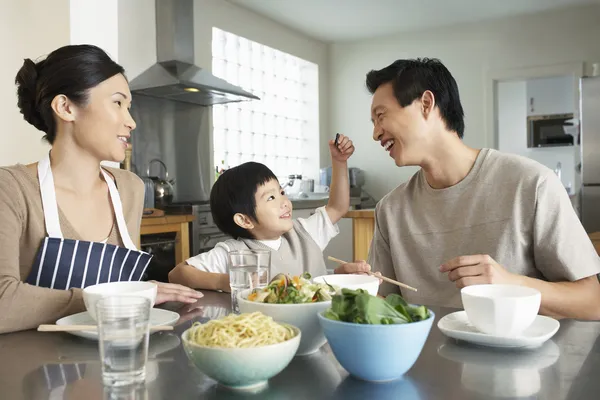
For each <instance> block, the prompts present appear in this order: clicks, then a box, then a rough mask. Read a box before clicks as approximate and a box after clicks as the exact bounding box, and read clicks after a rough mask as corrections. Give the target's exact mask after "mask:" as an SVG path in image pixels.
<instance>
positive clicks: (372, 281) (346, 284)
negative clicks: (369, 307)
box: [313, 274, 379, 296]
mask: <svg viewBox="0 0 600 400" xmlns="http://www.w3.org/2000/svg"><path fill="white" fill-rule="evenodd" d="M325 281H327V283H329V284H330V285H332V286H338V287H339V288H340V289H342V288H346V289H352V290H356V289H364V290H366V291H367V292H369V294H370V295H372V296H377V292H378V291H379V279H378V278H375V277H374V276H370V275H359V274H333V275H322V276H317V277H316V278H313V282H315V283H325Z"/></svg>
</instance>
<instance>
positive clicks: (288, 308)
mask: <svg viewBox="0 0 600 400" xmlns="http://www.w3.org/2000/svg"><path fill="white" fill-rule="evenodd" d="M310 278H311V276H310V274H308V273H304V274H303V275H301V276H289V275H285V274H278V275H276V276H274V277H273V279H271V281H270V282H269V284H268V285H267V286H266V287H264V288H258V289H248V290H244V291H241V292H240V293H239V294H238V304H239V307H240V312H241V313H252V312H256V311H259V312H261V313H263V314H265V315H268V316H270V317H272V318H273V319H274V320H275V321H277V322H282V323H286V324H290V325H293V326H297V327H298V328H300V331H302V336H301V338H300V346H299V347H298V352H297V353H296V355H299V356H303V355H308V354H312V353H315V352H316V351H318V350H319V349H320V348H321V346H323V345H324V344H325V343H326V342H327V340H326V339H325V335H324V334H323V329H322V328H321V325H320V324H319V318H318V314H319V313H320V312H322V311H325V310H326V309H328V308H330V307H331V299H332V297H333V296H334V295H335V294H336V293H338V292H340V290H339V288H338V287H336V286H334V285H328V284H326V283H313V282H312V281H311V280H310Z"/></svg>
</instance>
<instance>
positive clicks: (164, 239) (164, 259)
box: [141, 202, 231, 282]
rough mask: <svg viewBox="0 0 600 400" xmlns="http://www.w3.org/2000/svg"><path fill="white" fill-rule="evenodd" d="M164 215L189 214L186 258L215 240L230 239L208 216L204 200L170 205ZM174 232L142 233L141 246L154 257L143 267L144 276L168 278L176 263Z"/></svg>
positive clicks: (207, 208)
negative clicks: (190, 218)
mask: <svg viewBox="0 0 600 400" xmlns="http://www.w3.org/2000/svg"><path fill="white" fill-rule="evenodd" d="M164 211H165V213H166V214H171V215H178V214H179V215H181V214H193V215H194V216H195V217H196V218H195V219H194V220H193V221H192V222H190V227H189V228H190V257H193V256H195V255H197V254H200V253H204V252H207V251H209V250H211V249H213V248H214V247H215V246H216V245H217V243H219V242H223V241H225V240H228V239H231V237H230V236H228V235H225V234H224V233H222V232H221V231H219V228H217V225H216V224H215V223H214V221H213V219H212V214H211V212H210V206H209V204H208V203H204V202H203V203H199V204H171V205H168V206H166V207H165V208H164ZM175 235H176V233H175V232H169V233H159V234H152V235H143V236H142V240H141V248H142V250H143V251H146V252H148V253H150V254H152V255H153V256H154V257H153V259H152V261H151V262H150V265H149V266H148V269H147V270H146V275H145V277H144V278H145V279H148V280H151V279H152V280H156V281H159V282H168V281H169V272H170V271H171V270H172V269H173V268H174V267H175V266H176V262H175V242H176V238H175Z"/></svg>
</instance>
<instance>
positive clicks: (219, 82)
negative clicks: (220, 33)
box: [129, 0, 259, 106]
mask: <svg viewBox="0 0 600 400" xmlns="http://www.w3.org/2000/svg"><path fill="white" fill-rule="evenodd" d="M195 3H196V6H200V7H202V2H195ZM155 7H156V58H157V63H156V64H154V65H152V66H151V67H150V68H148V69H147V70H145V71H144V72H142V73H141V74H140V75H139V76H137V77H136V78H134V79H133V80H132V81H131V82H130V83H129V86H130V88H131V92H132V93H135V94H138V95H143V96H150V97H155V98H161V99H168V100H175V101H181V102H187V103H192V104H199V105H203V106H208V105H213V104H223V103H230V102H238V101H244V100H258V99H259V98H258V97H256V96H255V95H253V94H252V93H250V92H247V91H245V90H244V89H242V88H241V87H238V86H235V85H232V84H230V83H229V82H227V81H225V80H223V79H220V78H217V77H216V76H214V75H213V74H211V73H210V72H209V71H208V70H206V69H203V68H200V67H198V66H196V65H194V61H195V60H194V0H155Z"/></svg>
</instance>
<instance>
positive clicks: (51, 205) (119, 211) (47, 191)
mask: <svg viewBox="0 0 600 400" xmlns="http://www.w3.org/2000/svg"><path fill="white" fill-rule="evenodd" d="M100 170H101V171H102V176H103V177H104V180H105V181H106V184H107V185H108V191H109V193H110V200H111V202H112V206H113V210H114V212H115V219H116V220H117V227H118V228H119V234H120V235H121V240H122V241H123V244H124V245H125V247H127V248H128V249H129V250H134V251H137V247H136V246H135V244H134V243H133V241H132V240H131V237H130V236H129V231H128V230H127V224H126V223H125V217H124V216H123V204H122V203H121V197H120V196H119V191H118V190H117V186H116V185H115V182H114V181H113V180H112V178H111V176H110V175H108V174H107V173H106V171H104V169H102V168H100ZM38 179H39V181H40V193H41V195H42V209H43V211H44V221H45V223H46V232H47V233H48V236H49V237H51V238H60V239H63V238H64V237H63V234H62V231H61V229H60V220H59V217H58V205H57V204H56V189H55V188H54V177H53V175H52V168H51V167H50V152H48V154H46V156H45V157H43V158H42V159H41V160H40V161H39V162H38Z"/></svg>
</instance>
